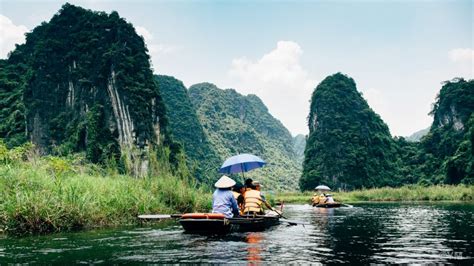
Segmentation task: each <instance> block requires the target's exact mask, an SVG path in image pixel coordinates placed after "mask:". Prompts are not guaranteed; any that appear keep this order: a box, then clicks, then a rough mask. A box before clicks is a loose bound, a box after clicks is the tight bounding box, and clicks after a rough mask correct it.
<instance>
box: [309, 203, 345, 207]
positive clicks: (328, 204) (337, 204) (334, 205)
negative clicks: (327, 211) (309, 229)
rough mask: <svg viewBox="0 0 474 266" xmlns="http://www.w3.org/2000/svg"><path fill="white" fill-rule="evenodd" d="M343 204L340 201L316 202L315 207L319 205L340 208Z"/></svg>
mask: <svg viewBox="0 0 474 266" xmlns="http://www.w3.org/2000/svg"><path fill="white" fill-rule="evenodd" d="M341 206H342V204H341V203H339V202H334V203H320V204H314V203H313V207H318V208H338V207H341Z"/></svg>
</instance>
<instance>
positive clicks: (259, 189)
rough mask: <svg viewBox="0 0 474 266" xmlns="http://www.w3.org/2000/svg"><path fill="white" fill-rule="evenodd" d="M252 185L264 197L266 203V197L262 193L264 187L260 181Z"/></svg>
mask: <svg viewBox="0 0 474 266" xmlns="http://www.w3.org/2000/svg"><path fill="white" fill-rule="evenodd" d="M252 185H253V186H254V187H255V190H257V191H260V196H261V197H262V200H263V201H266V199H265V196H264V195H263V193H262V187H263V186H262V185H261V184H260V182H258V181H253V182H252Z"/></svg>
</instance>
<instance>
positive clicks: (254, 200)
mask: <svg viewBox="0 0 474 266" xmlns="http://www.w3.org/2000/svg"><path fill="white" fill-rule="evenodd" d="M262 204H263V201H262V197H261V196H260V191H257V190H253V189H252V190H247V191H245V194H244V211H243V212H244V213H246V212H263V208H262Z"/></svg>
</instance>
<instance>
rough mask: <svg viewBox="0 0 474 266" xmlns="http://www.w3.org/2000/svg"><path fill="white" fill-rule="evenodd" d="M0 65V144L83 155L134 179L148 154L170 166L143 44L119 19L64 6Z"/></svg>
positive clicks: (159, 102)
mask: <svg viewBox="0 0 474 266" xmlns="http://www.w3.org/2000/svg"><path fill="white" fill-rule="evenodd" d="M0 65H1V67H0V84H2V86H0V96H1V98H0V107H1V108H0V109H1V110H0V138H3V139H5V141H6V143H7V144H8V145H9V146H15V145H18V144H21V143H22V142H25V141H26V140H31V141H32V142H33V143H34V144H35V145H36V147H37V148H38V149H39V150H40V151H41V152H42V153H43V154H49V153H54V154H62V155H67V154H70V153H74V152H84V153H85V154H86V157H87V159H89V160H90V161H92V162H94V163H104V164H111V162H113V164H114V165H117V166H118V168H120V169H126V170H128V171H130V172H131V173H133V174H135V175H139V176H141V175H145V174H146V172H147V170H148V166H149V164H150V158H149V155H150V151H151V150H154V151H158V150H160V149H161V147H164V146H166V147H168V148H169V149H170V150H171V153H170V156H171V157H172V158H171V160H173V161H175V162H176V158H174V157H173V156H174V155H175V154H177V152H178V150H177V149H176V146H175V145H173V143H172V141H171V139H170V138H169V134H168V132H167V130H168V129H167V128H168V126H167V119H166V115H165V107H164V105H163V103H162V100H161V96H160V92H159V90H158V87H157V86H156V84H155V81H154V78H153V73H152V70H151V67H150V63H149V56H148V54H147V50H146V47H145V43H144V41H143V38H142V37H140V36H139V35H138V34H137V33H136V31H135V29H134V27H133V26H132V25H131V24H130V23H128V22H127V21H125V19H123V18H121V17H120V16H119V15H118V13H117V12H112V13H110V14H107V13H105V12H94V11H91V10H86V9H83V8H80V7H77V6H74V5H71V4H68V3H66V4H65V5H63V6H62V8H61V10H59V12H58V13H56V14H55V15H54V16H53V18H52V19H51V20H50V21H49V22H44V23H42V24H41V25H40V26H37V27H36V28H35V29H34V30H33V31H32V32H30V33H28V34H27V35H26V43H25V44H22V45H19V46H17V48H16V49H15V50H14V51H13V52H12V53H11V54H10V56H9V58H8V60H1V61H0ZM160 154H162V153H160Z"/></svg>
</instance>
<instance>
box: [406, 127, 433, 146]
mask: <svg viewBox="0 0 474 266" xmlns="http://www.w3.org/2000/svg"><path fill="white" fill-rule="evenodd" d="M429 131H430V128H429V127H428V128H425V129H422V130H419V131H417V132H415V133H413V134H411V135H410V136H408V137H406V138H405V139H406V140H407V141H411V142H417V141H420V140H421V138H422V137H424V136H425V135H426V134H428V132H429Z"/></svg>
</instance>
